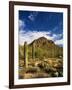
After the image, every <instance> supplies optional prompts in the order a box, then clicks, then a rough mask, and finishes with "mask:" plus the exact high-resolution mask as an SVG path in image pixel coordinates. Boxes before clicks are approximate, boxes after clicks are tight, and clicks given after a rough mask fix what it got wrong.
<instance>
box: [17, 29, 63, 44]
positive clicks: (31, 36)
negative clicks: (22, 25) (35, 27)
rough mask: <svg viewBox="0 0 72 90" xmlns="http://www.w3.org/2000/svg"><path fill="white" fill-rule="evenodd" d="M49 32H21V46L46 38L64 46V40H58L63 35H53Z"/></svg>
mask: <svg viewBox="0 0 72 90" xmlns="http://www.w3.org/2000/svg"><path fill="white" fill-rule="evenodd" d="M51 34H52V33H51V32H49V31H26V30H25V31H24V30H21V31H19V44H20V45H23V44H24V42H25V41H26V42H27V43H28V44H30V43H31V42H32V41H33V40H35V39H38V38H40V37H45V38H47V39H49V40H52V41H54V43H55V44H57V45H63V39H58V38H59V37H61V36H62V34H52V35H51Z"/></svg>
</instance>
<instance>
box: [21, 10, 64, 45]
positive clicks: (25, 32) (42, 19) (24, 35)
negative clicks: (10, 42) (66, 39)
mask: <svg viewBox="0 0 72 90" xmlns="http://www.w3.org/2000/svg"><path fill="white" fill-rule="evenodd" d="M42 36H44V37H46V38H47V39H49V40H53V41H54V42H55V44H57V45H61V46H63V13H56V12H40V11H39V12H37V11H19V43H20V44H23V43H24V42H25V41H27V42H28V43H31V42H32V41H33V40H34V39H38V38H39V37H42Z"/></svg>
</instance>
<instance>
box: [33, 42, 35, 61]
mask: <svg viewBox="0 0 72 90" xmlns="http://www.w3.org/2000/svg"><path fill="white" fill-rule="evenodd" d="M32 59H33V60H34V59H35V43H33V45H32Z"/></svg>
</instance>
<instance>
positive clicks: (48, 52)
mask: <svg viewBox="0 0 72 90" xmlns="http://www.w3.org/2000/svg"><path fill="white" fill-rule="evenodd" d="M46 77H47V78H49V77H63V48H62V47H60V46H58V45H55V44H54V42H53V41H51V40H47V39H46V38H44V37H41V38H39V39H37V40H34V41H33V42H32V43H30V44H27V43H26V42H25V43H24V46H19V79H29V78H46Z"/></svg>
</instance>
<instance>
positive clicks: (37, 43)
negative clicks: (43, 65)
mask: <svg viewBox="0 0 72 90" xmlns="http://www.w3.org/2000/svg"><path fill="white" fill-rule="evenodd" d="M23 47H24V46H19V56H20V58H24V54H23V53H24V48H23ZM33 49H34V50H33ZM32 52H34V57H35V58H39V59H40V60H41V59H43V58H55V57H59V56H63V48H62V47H60V46H58V45H56V44H55V43H54V42H53V41H52V40H48V39H47V38H45V37H40V38H38V39H36V40H34V41H33V42H31V43H30V44H29V45H28V58H32Z"/></svg>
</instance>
